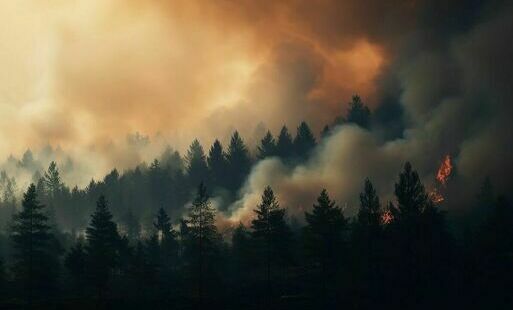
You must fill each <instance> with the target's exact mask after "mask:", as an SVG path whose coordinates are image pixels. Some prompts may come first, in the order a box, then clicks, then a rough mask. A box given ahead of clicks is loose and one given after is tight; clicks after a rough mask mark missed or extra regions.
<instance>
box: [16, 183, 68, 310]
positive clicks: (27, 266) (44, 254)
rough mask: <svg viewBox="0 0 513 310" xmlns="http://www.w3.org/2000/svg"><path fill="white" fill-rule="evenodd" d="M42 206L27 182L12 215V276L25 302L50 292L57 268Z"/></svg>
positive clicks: (32, 187)
mask: <svg viewBox="0 0 513 310" xmlns="http://www.w3.org/2000/svg"><path fill="white" fill-rule="evenodd" d="M43 210H44V206H43V205H41V204H40V203H39V201H38V199H37V194H36V187H35V186H34V184H31V185H30V186H29V187H28V189H27V191H26V192H25V193H24V194H23V201H22V210H21V211H20V212H18V213H16V214H14V215H13V224H12V227H11V236H10V237H11V240H12V243H13V250H14V255H13V269H12V271H13V276H14V279H15V281H16V282H17V283H19V284H20V285H21V287H22V289H23V292H24V293H25V294H26V296H25V297H26V298H27V300H28V302H29V304H31V303H32V301H33V298H34V297H39V296H42V294H50V293H52V289H55V287H54V286H55V284H56V283H55V281H56V277H57V272H58V267H59V264H58V257H56V256H57V252H56V248H55V245H56V241H55V239H54V236H53V235H52V233H51V231H50V226H49V225H48V217H47V216H46V215H45V214H44V212H43Z"/></svg>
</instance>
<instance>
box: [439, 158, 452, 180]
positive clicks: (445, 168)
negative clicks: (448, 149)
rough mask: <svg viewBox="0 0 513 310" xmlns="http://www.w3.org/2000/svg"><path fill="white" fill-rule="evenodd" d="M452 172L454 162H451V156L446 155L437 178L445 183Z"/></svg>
mask: <svg viewBox="0 0 513 310" xmlns="http://www.w3.org/2000/svg"><path fill="white" fill-rule="evenodd" d="M451 172H452V163H451V156H449V155H445V158H444V160H443V161H442V164H441V165H440V168H438V172H437V174H436V179H437V180H438V182H440V184H442V185H444V186H445V184H446V183H447V179H448V178H449V176H450V175H451Z"/></svg>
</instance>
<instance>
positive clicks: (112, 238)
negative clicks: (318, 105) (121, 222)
mask: <svg viewBox="0 0 513 310" xmlns="http://www.w3.org/2000/svg"><path fill="white" fill-rule="evenodd" d="M86 240H87V244H86V252H87V258H88V259H87V273H88V275H89V279H90V280H91V283H92V285H93V286H94V287H95V288H96V290H97V297H98V298H99V299H100V300H101V299H102V296H104V294H105V293H106V292H105V290H106V289H107V285H108V282H109V281H110V279H111V277H112V273H113V270H114V268H116V266H117V265H118V249H119V246H120V243H121V241H120V240H121V238H120V236H119V234H118V230H117V225H116V223H115V222H114V221H113V220H112V214H111V213H110V211H109V209H108V206H107V200H106V199H105V197H104V196H103V195H102V196H100V198H98V201H97V202H96V210H95V211H94V213H93V214H92V215H91V221H90V223H89V226H88V227H87V229H86Z"/></svg>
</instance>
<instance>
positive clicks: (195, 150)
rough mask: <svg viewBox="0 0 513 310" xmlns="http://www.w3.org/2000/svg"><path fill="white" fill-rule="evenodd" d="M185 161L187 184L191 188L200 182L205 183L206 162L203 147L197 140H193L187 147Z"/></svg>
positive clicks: (206, 173)
mask: <svg viewBox="0 0 513 310" xmlns="http://www.w3.org/2000/svg"><path fill="white" fill-rule="evenodd" d="M185 160H186V162H187V175H188V177H189V182H190V183H189V184H190V185H191V186H197V185H198V184H199V183H201V182H206V181H207V180H206V179H207V176H208V166H207V161H206V158H205V152H204V151H203V147H202V146H201V144H200V143H199V141H198V140H197V139H196V140H194V141H193V142H192V144H191V146H190V147H189V150H188V151H187V155H186V156H185Z"/></svg>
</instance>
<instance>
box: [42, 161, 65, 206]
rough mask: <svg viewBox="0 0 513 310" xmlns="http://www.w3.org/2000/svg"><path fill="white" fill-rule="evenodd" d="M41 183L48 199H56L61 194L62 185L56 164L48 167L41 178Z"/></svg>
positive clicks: (53, 163) (52, 163)
mask: <svg viewBox="0 0 513 310" xmlns="http://www.w3.org/2000/svg"><path fill="white" fill-rule="evenodd" d="M43 182H44V186H45V190H46V194H47V196H48V198H50V199H56V198H57V197H58V195H59V194H60V193H61V191H62V189H63V187H64V184H63V183H62V180H61V176H60V173H59V169H58V168H57V164H56V163H55V162H54V161H52V162H51V163H50V166H48V170H47V171H46V172H45V174H44V176H43Z"/></svg>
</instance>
